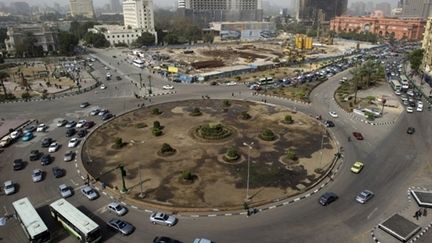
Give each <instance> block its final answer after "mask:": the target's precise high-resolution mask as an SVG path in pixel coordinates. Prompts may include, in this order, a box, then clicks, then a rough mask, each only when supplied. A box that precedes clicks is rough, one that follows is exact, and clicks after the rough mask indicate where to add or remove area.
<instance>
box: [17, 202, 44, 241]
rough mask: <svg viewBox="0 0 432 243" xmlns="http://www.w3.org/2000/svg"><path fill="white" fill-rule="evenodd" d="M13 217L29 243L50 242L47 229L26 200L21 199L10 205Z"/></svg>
mask: <svg viewBox="0 0 432 243" xmlns="http://www.w3.org/2000/svg"><path fill="white" fill-rule="evenodd" d="M12 206H13V208H14V210H15V217H16V219H17V220H18V221H19V222H20V224H21V227H22V228H23V230H24V233H25V234H26V236H27V239H28V240H29V242H37V243H44V242H51V234H50V232H49V231H48V227H47V226H46V225H45V223H44V221H43V220H42V219H41V217H40V216H39V214H38V213H37V212H36V209H35V208H34V207H33V205H32V204H31V202H30V200H29V199H28V198H26V197H25V198H22V199H20V200H18V201H15V202H13V203H12Z"/></svg>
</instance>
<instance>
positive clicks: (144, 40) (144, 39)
mask: <svg viewBox="0 0 432 243" xmlns="http://www.w3.org/2000/svg"><path fill="white" fill-rule="evenodd" d="M154 44H155V36H154V35H153V34H151V33H149V32H144V33H142V34H141V36H140V37H138V38H137V39H136V40H135V41H134V42H133V43H132V45H133V46H135V47H141V46H151V45H154Z"/></svg>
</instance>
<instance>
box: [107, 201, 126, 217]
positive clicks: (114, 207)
mask: <svg viewBox="0 0 432 243" xmlns="http://www.w3.org/2000/svg"><path fill="white" fill-rule="evenodd" d="M107 208H108V211H110V212H111V213H115V214H116V215H118V216H123V215H125V214H126V213H127V211H128V210H127V208H126V207H125V206H123V205H121V204H120V203H117V202H112V203H110V204H108V206H107Z"/></svg>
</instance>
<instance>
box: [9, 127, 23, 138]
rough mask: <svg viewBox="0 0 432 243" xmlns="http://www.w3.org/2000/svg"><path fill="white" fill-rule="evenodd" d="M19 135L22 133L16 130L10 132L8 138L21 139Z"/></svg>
mask: <svg viewBox="0 0 432 243" xmlns="http://www.w3.org/2000/svg"><path fill="white" fill-rule="evenodd" d="M21 135H22V132H21V130H20V129H18V130H15V131H13V132H11V134H10V138H12V139H17V138H19V137H21Z"/></svg>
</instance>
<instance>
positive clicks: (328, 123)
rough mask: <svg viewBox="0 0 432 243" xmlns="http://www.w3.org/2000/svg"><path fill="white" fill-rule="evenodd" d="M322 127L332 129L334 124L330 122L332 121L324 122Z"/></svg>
mask: <svg viewBox="0 0 432 243" xmlns="http://www.w3.org/2000/svg"><path fill="white" fill-rule="evenodd" d="M324 125H325V126H326V127H334V126H335V124H334V122H332V121H324Z"/></svg>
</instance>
